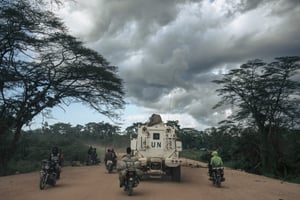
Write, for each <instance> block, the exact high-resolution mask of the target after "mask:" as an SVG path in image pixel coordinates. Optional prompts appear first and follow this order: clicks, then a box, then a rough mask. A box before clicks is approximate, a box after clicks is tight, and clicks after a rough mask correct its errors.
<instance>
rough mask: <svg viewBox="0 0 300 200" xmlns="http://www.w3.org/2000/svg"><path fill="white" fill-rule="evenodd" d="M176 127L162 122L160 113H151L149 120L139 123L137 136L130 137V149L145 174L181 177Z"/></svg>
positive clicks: (180, 147)
mask: <svg viewBox="0 0 300 200" xmlns="http://www.w3.org/2000/svg"><path fill="white" fill-rule="evenodd" d="M176 130H177V128H176V127H175V126H169V125H167V124H165V123H163V122H162V120H161V117H160V115H157V114H153V115H152V116H151V118H150V122H149V123H146V124H143V125H140V126H139V127H138V129H137V137H136V138H132V139H131V149H132V150H133V152H134V155H135V156H136V157H137V158H138V159H139V161H140V163H141V167H142V168H141V169H142V170H143V172H144V174H145V175H149V176H150V177H153V176H160V177H162V176H165V175H166V176H171V178H172V180H173V181H177V182H179V181H180V179H181V168H180V167H181V160H180V158H179V152H181V151H182V143H181V141H179V140H178V138H177V135H176Z"/></svg>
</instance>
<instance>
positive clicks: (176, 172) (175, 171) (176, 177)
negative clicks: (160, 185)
mask: <svg viewBox="0 0 300 200" xmlns="http://www.w3.org/2000/svg"><path fill="white" fill-rule="evenodd" d="M171 176H172V181H176V182H180V181H181V168H180V166H178V167H174V168H172V173H171Z"/></svg>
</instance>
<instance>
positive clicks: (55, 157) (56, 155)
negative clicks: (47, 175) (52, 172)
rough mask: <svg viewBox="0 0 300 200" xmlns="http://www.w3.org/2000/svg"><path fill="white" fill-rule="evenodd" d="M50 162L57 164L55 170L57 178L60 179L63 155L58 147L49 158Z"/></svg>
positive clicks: (53, 149) (54, 148)
mask: <svg viewBox="0 0 300 200" xmlns="http://www.w3.org/2000/svg"><path fill="white" fill-rule="evenodd" d="M49 161H53V162H54V163H55V169H56V174H57V175H56V178H57V179H59V178H60V172H61V164H62V163H61V161H62V158H61V153H60V152H59V150H58V148H57V147H53V148H52V152H51V154H50V156H49Z"/></svg>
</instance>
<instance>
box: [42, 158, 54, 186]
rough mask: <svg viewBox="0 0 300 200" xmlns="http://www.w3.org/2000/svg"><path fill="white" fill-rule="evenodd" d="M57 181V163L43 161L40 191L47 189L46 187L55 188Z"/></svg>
mask: <svg viewBox="0 0 300 200" xmlns="http://www.w3.org/2000/svg"><path fill="white" fill-rule="evenodd" d="M56 180H57V173H56V163H55V162H54V161H48V160H43V161H42V169H41V171H40V189H41V190H43V189H45V187H46V185H47V184H48V185H51V186H55V185H56Z"/></svg>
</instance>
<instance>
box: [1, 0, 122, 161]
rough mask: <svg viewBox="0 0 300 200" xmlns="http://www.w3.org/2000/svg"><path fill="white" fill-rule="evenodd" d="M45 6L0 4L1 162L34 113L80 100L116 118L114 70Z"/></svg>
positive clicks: (118, 87)
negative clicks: (70, 33) (68, 30)
mask: <svg viewBox="0 0 300 200" xmlns="http://www.w3.org/2000/svg"><path fill="white" fill-rule="evenodd" d="M45 2H47V1H37V2H35V3H32V2H31V1H30V0H13V1H7V0H4V1H1V2H0V7H1V8H0V141H1V149H0V164H4V163H5V162H6V161H7V160H8V159H9V158H10V157H11V155H12V154H13V152H14V151H15V149H16V147H17V143H18V141H19V138H20V136H21V130H22V127H23V126H24V125H26V124H28V123H29V122H30V121H31V120H32V119H33V118H34V117H35V116H37V115H38V114H41V113H44V112H46V111H48V110H51V108H53V107H55V106H63V105H69V104H71V103H74V102H76V103H77V102H81V103H83V104H84V105H86V106H89V107H91V108H92V109H95V110H96V111H98V112H99V113H100V114H103V115H105V116H107V117H109V118H111V119H118V117H119V114H118V110H121V109H122V108H123V106H124V103H125V102H124V100H123V96H124V91H123V81H122V79H121V78H120V77H119V76H118V74H117V67H115V66H111V65H110V64H109V63H108V62H107V61H106V60H105V59H104V58H103V57H102V56H101V55H100V54H99V53H97V52H96V51H93V50H91V49H88V48H86V47H84V44H83V43H82V42H81V41H79V40H78V39H76V38H75V37H73V36H71V35H69V34H68V33H67V29H66V27H65V26H64V25H63V23H62V22H61V21H60V19H59V18H57V17H56V16H55V15H54V14H53V13H52V12H51V11H49V10H45V9H43V8H44V7H43V6H39V5H40V4H39V3H45ZM4 141H5V143H4Z"/></svg>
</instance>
